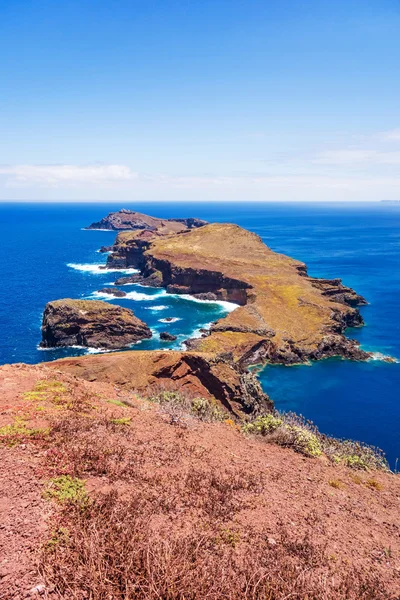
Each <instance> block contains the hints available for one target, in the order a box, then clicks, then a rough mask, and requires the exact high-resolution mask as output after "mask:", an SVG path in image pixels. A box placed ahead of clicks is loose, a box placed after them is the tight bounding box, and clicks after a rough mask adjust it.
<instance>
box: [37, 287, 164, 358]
mask: <svg viewBox="0 0 400 600" xmlns="http://www.w3.org/2000/svg"><path fill="white" fill-rule="evenodd" d="M151 335H152V334H151V330H150V329H149V327H147V325H146V324H145V323H143V321H140V319H138V318H137V317H135V315H134V314H133V312H132V311H131V310H129V309H127V308H122V307H121V306H115V305H113V304H108V303H107V302H102V301H101V300H71V299H69V298H67V299H63V300H55V301H54V302H49V303H48V304H47V305H46V308H45V311H44V314H43V323H42V342H41V344H40V345H41V346H42V348H56V347H62V346H74V345H77V346H85V347H91V348H105V349H113V350H114V349H118V348H124V347H126V346H129V345H130V344H133V343H134V342H137V341H138V340H142V339H145V338H150V337H151Z"/></svg>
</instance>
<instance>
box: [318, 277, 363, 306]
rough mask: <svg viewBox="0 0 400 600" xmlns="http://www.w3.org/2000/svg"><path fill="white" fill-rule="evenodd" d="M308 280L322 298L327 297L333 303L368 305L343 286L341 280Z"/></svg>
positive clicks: (355, 293) (351, 290) (360, 297)
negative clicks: (320, 292)
mask: <svg viewBox="0 0 400 600" xmlns="http://www.w3.org/2000/svg"><path fill="white" fill-rule="evenodd" d="M309 280H310V282H311V284H312V285H313V286H314V287H316V288H317V289H319V290H321V291H322V294H323V295H324V296H328V297H329V298H330V299H331V300H333V301H334V302H341V303H342V304H347V305H348V306H363V305H365V304H368V302H367V301H366V299H365V298H363V297H362V296H360V294H357V292H355V291H354V290H353V289H351V288H349V287H347V286H345V285H343V283H342V280H341V279H313V278H311V277H310V278H309Z"/></svg>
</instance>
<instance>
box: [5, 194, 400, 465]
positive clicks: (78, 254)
mask: <svg viewBox="0 0 400 600" xmlns="http://www.w3.org/2000/svg"><path fill="white" fill-rule="evenodd" d="M123 207H124V208H131V209H133V210H138V211H140V212H145V213H148V214H151V215H154V216H157V217H165V218H167V217H187V216H196V217H199V218H202V219H206V220H208V221H219V222H234V223H237V224H238V225H240V226H242V227H245V228H246V229H249V230H251V231H254V232H256V233H257V234H258V235H260V236H261V237H262V239H263V241H264V242H265V243H266V244H267V245H268V246H270V247H271V248H272V249H273V250H275V251H277V252H282V253H285V254H288V255H290V256H292V257H294V258H296V259H298V260H301V261H303V262H305V263H306V264H307V266H308V272H309V274H310V275H312V276H314V277H326V278H334V277H340V278H342V280H343V282H344V283H345V284H346V285H349V286H351V287H353V288H354V289H355V290H356V291H357V292H358V293H360V294H362V295H363V296H365V298H366V299H367V300H368V302H369V305H368V306H365V307H362V308H361V312H362V315H363V317H364V320H365V322H366V325H365V327H363V328H361V329H356V330H349V331H348V335H349V336H351V337H354V338H356V339H358V340H359V341H360V343H361V345H362V347H363V348H364V349H366V350H371V351H374V352H375V353H377V357H379V353H381V354H383V355H391V356H394V357H396V358H400V324H399V322H400V320H399V304H400V300H399V299H400V204H385V203H368V204H367V203H366V204H360V203H359V204H341V203H321V204H319V203H318V204H316V203H284V204H278V203H265V204H264V203H249V202H246V203H245V202H243V203H182V202H180V203H171V202H169V203H146V204H145V203H140V202H137V203H135V204H129V203H126V202H123V203H118V204H117V203H101V204H100V203H98V204H95V203H91V204H88V203H85V204H83V203H82V204H61V203H60V204H56V203H54V204H44V203H37V204H34V203H29V204H28V203H26V204H25V203H18V204H11V203H2V204H0V231H1V242H2V249H1V253H0V268H1V273H2V294H1V295H0V322H1V336H0V338H1V344H0V364H4V363H14V362H27V363H36V362H41V361H48V360H54V359H56V358H60V357H63V356H71V355H79V354H83V353H85V352H86V350H83V349H81V348H69V349H57V350H40V349H38V343H39V342H40V325H41V317H42V312H43V309H44V306H45V304H46V302H48V301H50V300H55V299H57V298H96V297H99V296H97V295H96V292H97V291H98V290H100V289H101V288H103V287H105V286H107V285H108V284H110V283H112V282H113V281H115V279H116V278H117V277H119V276H120V272H104V271H102V270H101V269H99V268H98V266H99V265H101V264H104V262H105V260H106V256H105V255H104V254H100V253H99V252H98V249H99V248H100V246H102V245H110V244H112V242H113V240H114V239H115V235H116V234H115V232H109V231H85V230H83V227H85V226H87V225H89V224H90V223H92V222H93V221H98V220H100V219H101V218H102V217H103V216H105V215H106V214H107V213H108V212H110V211H112V210H118V209H119V208H123ZM123 289H124V290H125V291H126V292H128V297H127V298H122V299H115V300H112V302H114V303H116V304H120V305H122V306H127V307H130V308H133V309H134V311H135V314H136V315H137V316H138V317H139V318H140V319H143V320H144V321H145V322H146V323H148V325H149V326H150V327H151V328H152V330H153V332H154V336H153V338H152V339H151V340H146V341H142V342H140V343H139V344H138V345H136V346H135V348H137V349H151V348H160V347H162V348H168V347H179V346H180V345H181V344H182V341H183V340H184V339H185V338H187V337H190V336H193V335H198V331H199V329H200V328H202V327H207V325H208V324H209V323H210V322H212V321H214V320H216V319H218V318H221V317H222V316H223V315H225V314H226V313H227V310H229V309H231V307H230V306H229V305H224V304H223V303H221V304H215V303H206V302H194V301H193V300H191V299H187V298H182V297H179V296H176V295H170V294H166V293H165V291H163V290H155V289H149V288H144V287H140V286H137V285H136V286H126V287H124V288H123ZM166 317H173V318H175V320H174V321H173V322H170V323H165V322H162V319H165V318H166ZM161 331H168V332H170V333H173V334H175V335H177V336H178V339H177V340H176V342H172V343H165V342H161V341H160V339H159V337H158V334H159V333H160V332H161ZM259 378H260V381H261V383H262V385H263V388H264V389H265V391H266V392H267V393H269V394H270V396H271V398H272V399H273V400H274V402H275V404H276V406H277V408H278V409H280V410H285V411H295V412H297V413H301V414H302V415H304V416H305V417H306V418H307V419H311V420H312V421H313V422H314V423H315V424H316V425H317V426H318V427H319V428H320V430H321V431H323V432H324V433H328V434H332V435H335V436H338V437H346V438H352V439H357V440H362V441H364V442H367V443H370V444H373V445H376V446H378V447H380V448H382V449H383V450H384V451H385V452H386V454H387V457H388V459H389V461H390V464H391V466H392V468H395V466H396V459H397V458H400V435H399V432H400V401H399V399H400V395H399V390H400V364H389V363H385V362H383V361H382V360H379V359H377V360H374V361H369V362H367V363H357V362H350V361H344V360H340V359H329V360H324V361H321V362H318V363H314V364H312V365H304V366H303V365H302V366H294V367H283V366H267V367H266V368H265V369H264V370H263V371H262V372H261V373H259Z"/></svg>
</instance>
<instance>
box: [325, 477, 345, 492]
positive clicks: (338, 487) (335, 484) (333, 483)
mask: <svg viewBox="0 0 400 600" xmlns="http://www.w3.org/2000/svg"><path fill="white" fill-rule="evenodd" d="M328 483H329V485H330V486H331V487H333V488H335V489H336V490H341V489H342V488H343V487H344V484H343V482H342V481H339V480H338V479H330V480H329V481H328Z"/></svg>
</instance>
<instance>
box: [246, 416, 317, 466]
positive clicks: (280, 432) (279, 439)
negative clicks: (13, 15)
mask: <svg viewBox="0 0 400 600" xmlns="http://www.w3.org/2000/svg"><path fill="white" fill-rule="evenodd" d="M242 431H243V432H244V433H250V434H253V435H262V436H264V437H268V441H271V442H273V443H276V444H278V445H279V446H283V447H286V448H293V450H295V451H296V452H300V453H301V454H305V455H306V456H314V457H316V456H320V455H321V454H322V450H321V446H320V442H319V439H318V437H317V435H316V434H315V433H314V432H313V431H311V430H310V429H309V428H308V427H307V426H306V424H305V423H304V422H303V421H299V419H298V418H297V417H296V418H295V417H294V415H291V414H289V415H284V414H282V415H278V414H276V415H274V414H272V413H269V414H266V415H262V416H259V417H256V418H255V419H254V420H253V421H250V422H249V423H246V424H245V425H243V427H242Z"/></svg>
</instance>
